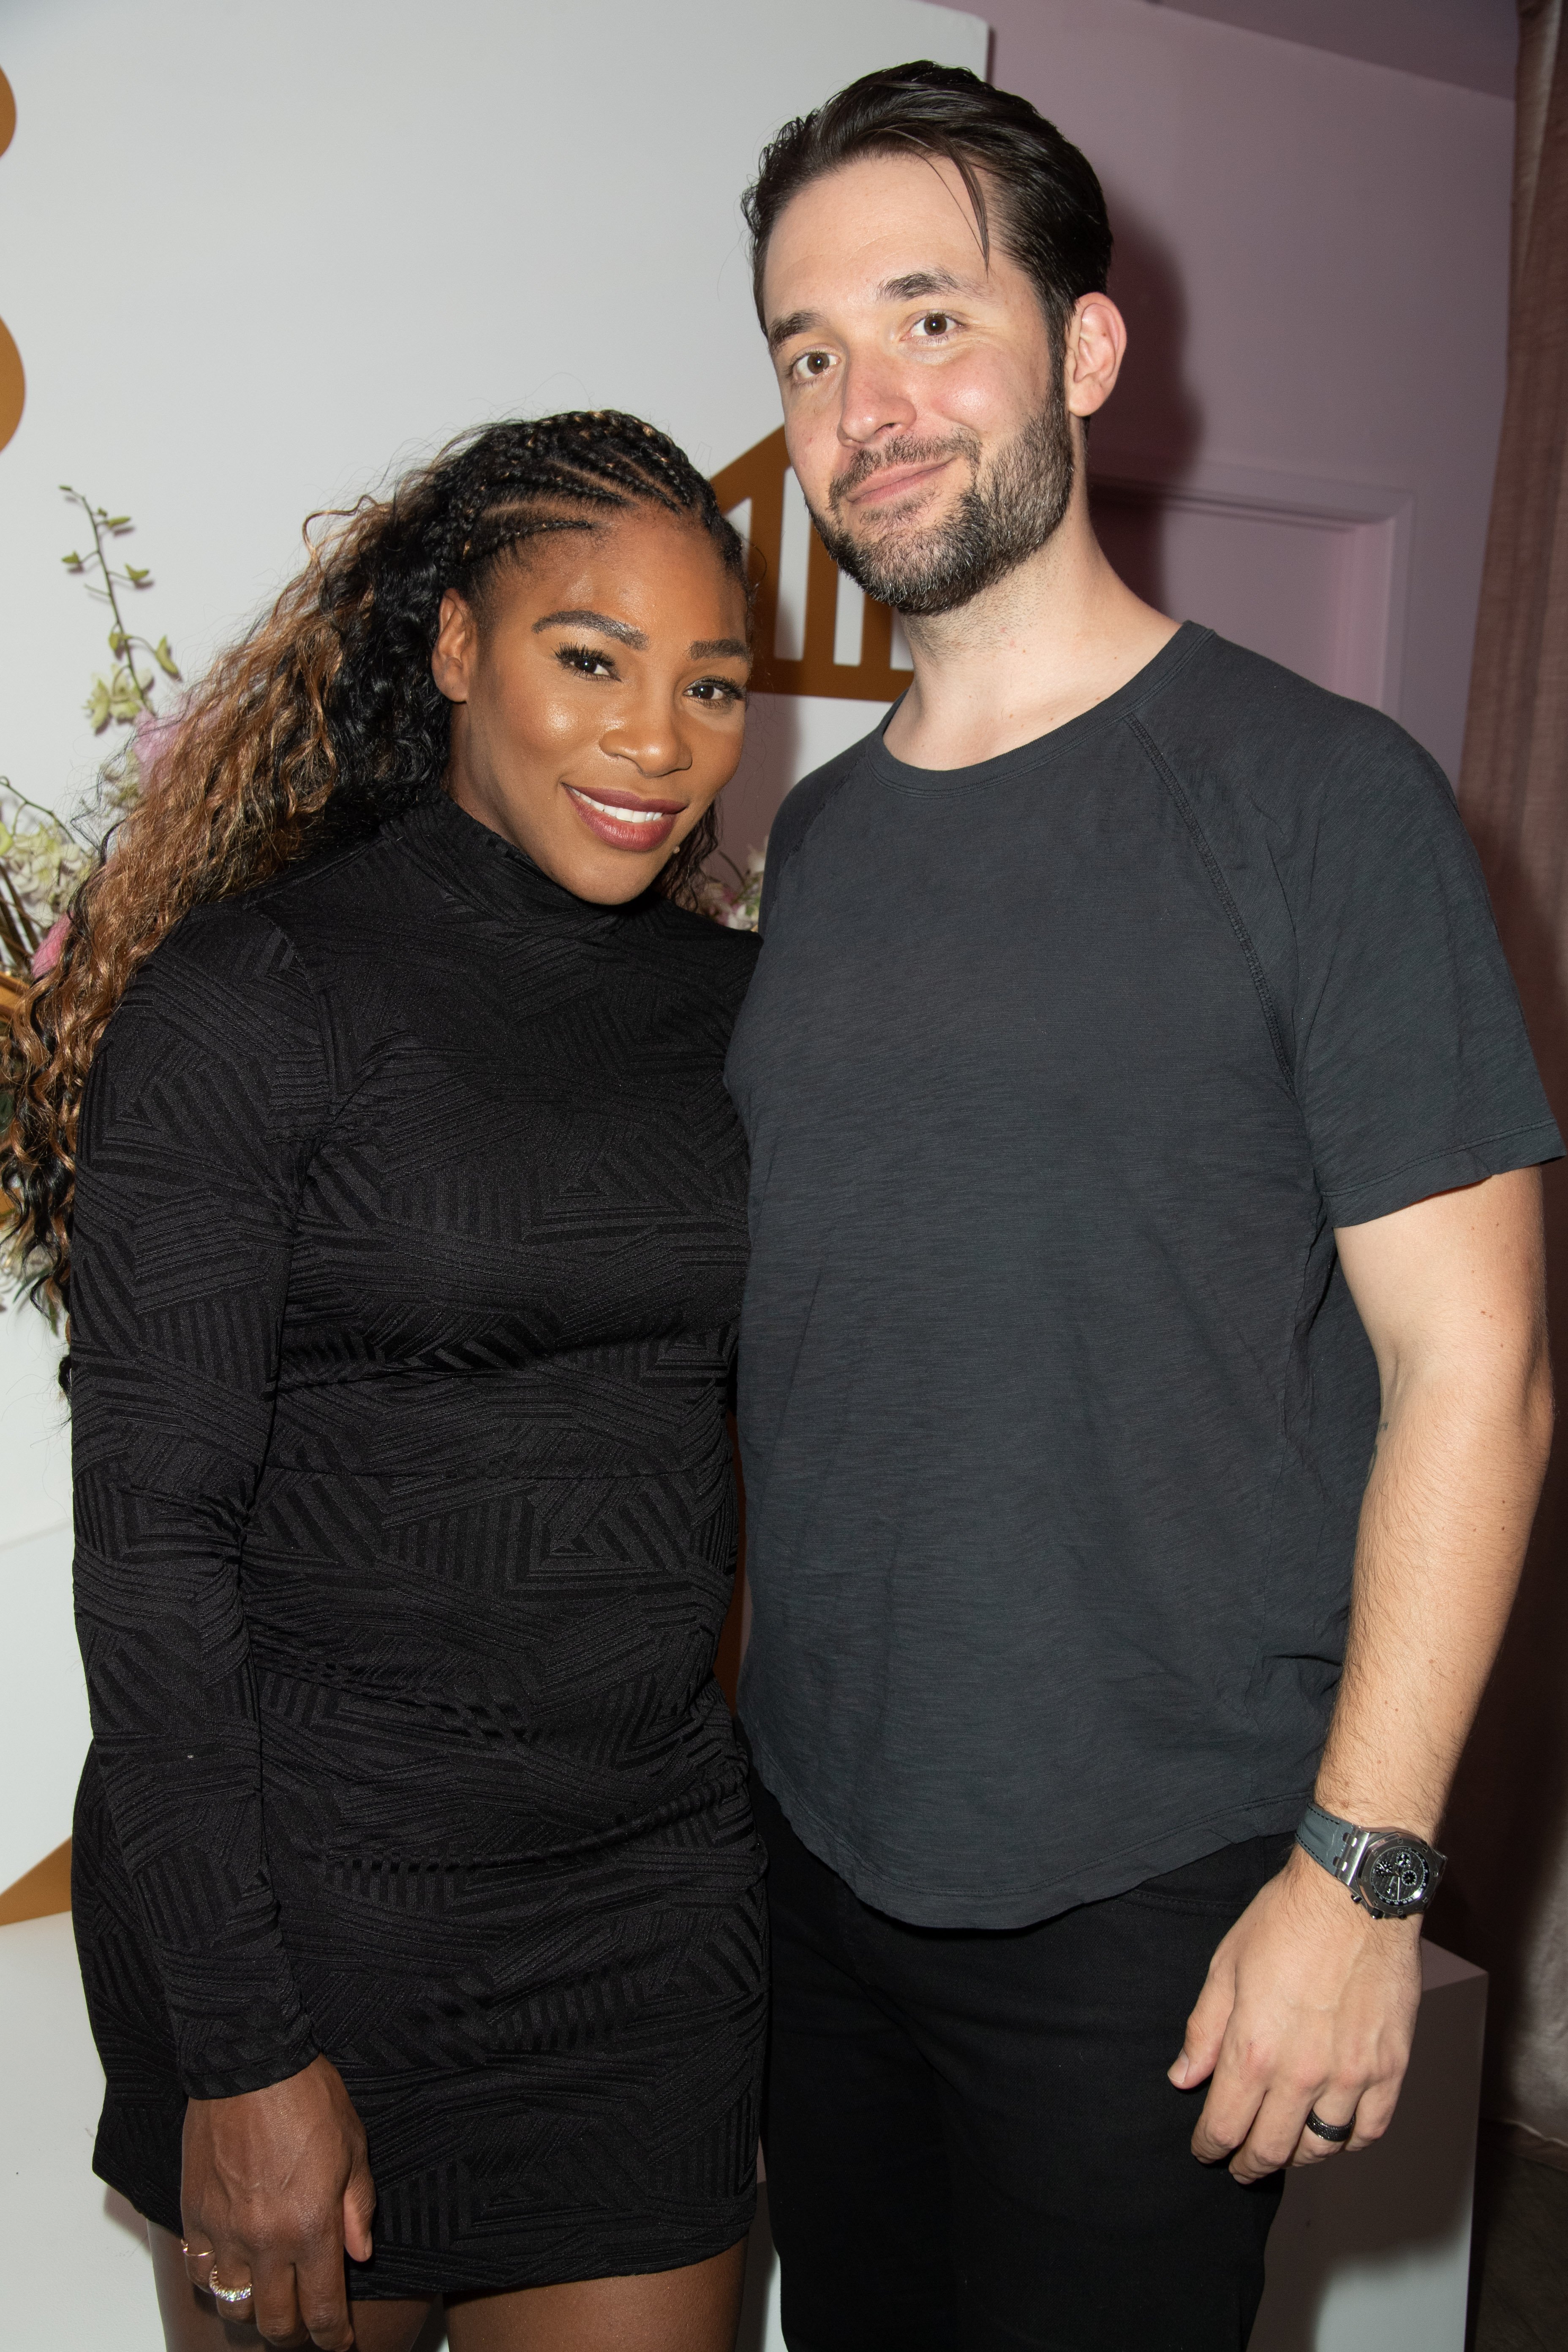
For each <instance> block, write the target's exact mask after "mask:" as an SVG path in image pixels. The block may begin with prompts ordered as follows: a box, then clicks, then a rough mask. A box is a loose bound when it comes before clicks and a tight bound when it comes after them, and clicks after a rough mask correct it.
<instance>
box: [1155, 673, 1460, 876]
mask: <svg viewBox="0 0 1568 2352" xmlns="http://www.w3.org/2000/svg"><path fill="white" fill-rule="evenodd" d="M1126 715H1127V721H1128V724H1129V725H1130V726H1131V729H1132V730H1133V731H1134V733H1135V734H1137V735H1138V736H1139V737H1140V738H1141V740H1142V743H1143V746H1144V749H1145V751H1147V752H1148V753H1149V754H1150V755H1151V756H1152V757H1153V758H1154V759H1155V760H1156V761H1157V762H1158V763H1159V764H1160V765H1161V766H1163V768H1165V769H1166V771H1167V772H1168V773H1169V774H1170V775H1171V776H1172V777H1173V779H1174V780H1175V781H1176V782H1179V783H1180V784H1181V785H1182V786H1184V788H1191V789H1193V790H1194V791H1198V792H1201V793H1204V794H1205V796H1206V795H1210V794H1213V793H1223V794H1224V795H1225V796H1226V798H1228V799H1231V800H1233V801H1235V802H1237V803H1243V804H1246V805H1247V806H1249V807H1250V808H1251V809H1252V810H1253V811H1254V812H1255V813H1256V814H1257V815H1258V817H1259V818H1260V819H1262V820H1263V821H1264V822H1265V823H1268V824H1278V825H1279V826H1281V827H1283V828H1284V829H1285V830H1287V831H1289V832H1294V831H1295V830H1296V829H1297V827H1298V826H1299V824H1300V822H1301V820H1302V819H1303V817H1309V818H1311V819H1316V818H1319V817H1321V814H1323V813H1324V811H1325V809H1326V808H1327V807H1328V806H1330V805H1331V804H1332V803H1336V802H1339V803H1343V804H1344V805H1346V806H1348V807H1352V808H1360V809H1362V810H1363V811H1367V812H1370V811H1371V810H1373V809H1374V808H1375V807H1376V806H1377V805H1378V804H1379V803H1380V802H1382V801H1384V800H1385V798H1386V796H1388V795H1393V796H1394V797H1403V796H1405V795H1406V794H1414V795H1415V797H1416V798H1417V799H1419V800H1426V799H1427V798H1428V797H1429V796H1433V795H1434V794H1435V795H1436V797H1437V798H1439V799H1440V800H1441V801H1442V802H1444V803H1449V804H1450V805H1451V802H1452V795H1451V793H1450V792H1449V790H1448V784H1447V778H1446V777H1445V776H1444V774H1443V772H1442V770H1441V769H1440V768H1439V767H1438V765H1437V763H1436V761H1435V760H1434V759H1433V758H1432V756H1431V754H1430V752H1428V751H1425V750H1424V749H1423V748H1422V746H1421V745H1420V744H1419V743H1417V742H1416V741H1415V738H1414V737H1413V736H1411V735H1409V734H1407V733H1406V732H1405V729H1404V728H1403V727H1401V726H1400V724H1399V723H1398V721H1397V719H1391V718H1390V717H1389V716H1388V715H1387V713H1386V712H1385V711H1382V710H1374V709H1372V708H1371V706H1370V705H1369V704H1367V703H1364V702H1353V701H1352V700H1350V699H1349V698H1348V697H1346V696H1344V695H1341V694H1333V693H1331V692H1330V691H1329V689H1328V688H1326V687H1321V686H1316V685H1314V684H1313V682H1312V681H1311V679H1310V678H1307V677H1301V676H1300V674H1299V672H1297V671H1295V670H1291V669H1287V668H1286V667H1284V666H1283V664H1282V663H1279V662H1275V661H1270V660H1269V659H1268V657H1267V656H1265V655H1263V654H1258V653H1253V652H1250V651H1249V650H1248V648H1247V646H1238V645H1234V644H1232V643H1231V642H1230V641H1229V640H1228V639H1227V638H1225V637H1220V636H1215V635H1214V634H1213V633H1212V632H1211V631H1206V630H1205V632H1204V635H1203V637H1202V639H1201V641H1200V642H1199V643H1198V644H1197V646H1195V647H1194V652H1193V655H1192V656H1191V657H1190V658H1189V659H1188V660H1187V661H1185V662H1184V663H1183V664H1182V665H1181V667H1180V668H1179V669H1177V670H1176V671H1174V672H1173V674H1171V675H1170V676H1168V677H1165V678H1163V679H1161V680H1159V681H1158V682H1157V683H1155V684H1154V685H1153V686H1152V688H1151V689H1150V691H1149V693H1148V694H1147V695H1146V696H1144V697H1142V698H1138V699H1136V700H1135V701H1134V702H1133V703H1132V705H1131V708H1130V709H1129V710H1128V712H1127V714H1126Z"/></svg>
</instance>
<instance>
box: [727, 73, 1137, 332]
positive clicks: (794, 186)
mask: <svg viewBox="0 0 1568 2352" xmlns="http://www.w3.org/2000/svg"><path fill="white" fill-rule="evenodd" d="M911 152H913V153H917V154H925V155H932V156H944V157H945V158H946V159H947V161H948V162H949V163H952V166H953V168H954V170H955V171H957V172H958V173H959V174H960V176H961V177H962V179H963V184H964V186H965V188H966V189H967V190H968V192H969V200H970V203H971V204H972V205H973V207H974V219H975V226H976V227H977V228H978V229H979V232H980V246H981V251H982V252H983V253H984V256H985V258H986V260H987V261H989V260H990V258H991V228H992V222H991V214H992V212H993V211H994V215H995V233H996V240H997V243H998V244H999V245H1000V246H1001V247H1002V248H1003V250H1004V252H1005V253H1007V254H1008V255H1010V256H1011V257H1012V258H1013V259H1014V260H1015V261H1016V262H1017V263H1018V265H1019V267H1020V268H1023V269H1026V271H1027V272H1028V274H1029V276H1030V277H1031V278H1033V279H1034V281H1035V285H1036V288H1037V290H1038V293H1039V297H1040V301H1041V303H1042V305H1043V307H1044V310H1045V313H1046V317H1047V320H1049V322H1050V328H1051V333H1052V337H1053V340H1055V341H1058V342H1059V341H1060V338H1061V335H1062V333H1063V331H1064V330H1065V328H1066V325H1067V321H1068V319H1069V318H1070V317H1071V315H1072V309H1073V305H1074V303H1075V302H1076V301H1077V300H1078V299H1079V295H1080V294H1095V293H1100V292H1102V291H1103V290H1104V288H1105V281H1106V278H1107V276H1108V275H1109V272H1110V221H1109V219H1108V218H1107V217H1106V211H1105V198H1104V195H1103V194H1101V192H1100V182H1099V181H1098V180H1097V179H1096V178H1095V176H1094V173H1093V170H1092V169H1091V167H1090V165H1089V162H1088V161H1087V159H1086V158H1085V157H1084V156H1082V155H1080V154H1079V151H1078V149H1077V148H1076V147H1075V146H1074V145H1073V144H1072V142H1071V141H1070V140H1067V139H1064V138H1063V137H1062V134H1061V132H1060V131H1058V129H1057V127H1056V125H1055V123H1054V122H1047V121H1046V119H1045V117H1044V116H1043V115H1041V114H1037V113H1036V111H1035V109H1034V108H1033V107H1032V106H1031V105H1030V104H1029V101H1028V100H1027V99H1026V98H1018V97H1016V95H1015V94H1014V93H1013V92H1012V91H1011V90H1005V89H992V88H991V85H990V83H989V82H984V81H982V80H981V79H979V77H978V76H977V75H975V74H972V73H967V72H965V71H964V69H963V68H962V67H960V66H939V65H933V64H932V63H931V59H930V58H917V59H916V61H915V62H914V63H913V64H912V65H907V66H885V67H883V68H882V69H881V70H880V71H879V72H878V73H869V74H863V75H862V76H861V78H860V79H859V80H858V81H852V82H851V83H850V85H849V87H848V89H841V90H840V91H839V92H838V95H837V97H836V98H830V99H829V100H827V103H826V106H819V107H818V108H817V109H816V112H815V113H813V114H802V115H798V116H797V117H796V118H795V121H793V122H786V123H785V124H784V129H783V130H782V131H780V132H779V134H778V136H777V137H776V138H775V139H773V140H771V141H770V142H769V143H768V145H767V146H766V147H764V148H763V153H762V160H761V162H760V163H759V164H758V167H757V176H756V179H755V180H754V181H753V183H752V185H751V186H750V187H749V188H748V189H747V190H746V193H745V194H744V195H743V196H742V199H741V209H742V213H743V214H744V215H745V221H746V226H747V227H748V228H749V229H750V231H751V233H752V294H753V296H754V297H755V299H756V305H757V316H758V318H759V319H760V320H762V323H763V331H764V332H765V331H766V329H767V320H766V319H765V318H763V263H764V262H765V261H766V259H767V252H768V239H769V238H770V237H771V236H772V235H773V229H774V227H775V226H776V225H777V221H778V217H779V215H780V214H781V213H782V212H783V210H784V206H785V205H787V204H788V203H789V201H790V198H791V197H792V196H796V195H798V194H800V191H801V190H802V188H805V187H808V186H809V185H810V184H811V182H812V181H813V180H819V179H821V178H822V176H823V174H824V173H827V172H833V171H837V169H838V167H839V165H840V164H841V163H853V162H855V161H856V160H857V159H858V157H859V156H861V155H900V154H909V153H911ZM987 181H989V183H990V187H991V194H992V205H991V206H989V207H988V206H987V204H986V182H987Z"/></svg>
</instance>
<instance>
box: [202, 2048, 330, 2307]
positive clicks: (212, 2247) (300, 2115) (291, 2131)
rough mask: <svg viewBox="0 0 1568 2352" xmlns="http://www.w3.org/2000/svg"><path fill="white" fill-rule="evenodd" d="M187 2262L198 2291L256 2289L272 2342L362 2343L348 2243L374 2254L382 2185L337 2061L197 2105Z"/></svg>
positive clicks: (317, 2062)
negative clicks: (348, 2283)
mask: <svg viewBox="0 0 1568 2352" xmlns="http://www.w3.org/2000/svg"><path fill="white" fill-rule="evenodd" d="M180 2207H181V2215H182V2219H183V2221H184V2232H185V2268H186V2271H187V2273H188V2274H189V2276H190V2277H191V2279H192V2280H193V2281H194V2282H195V2284H196V2285H197V2286H202V2287H205V2285H206V2284H207V2282H208V2279H209V2277H211V2276H212V2275H214V2274H216V2278H217V2281H218V2284H220V2286H226V2287H236V2286H244V2285H246V2284H248V2285H249V2287H250V2290H251V2297H252V2300H251V2302H250V2304H249V2305H226V2306H225V2305H219V2308H220V2310H222V2311H223V2312H224V2315H225V2316H226V2317H228V2318H235V2319H252V2320H254V2321H255V2324H256V2326H258V2328H259V2329H260V2331H261V2333H262V2335H263V2336H265V2337H266V2338H267V2340H268V2343H269V2344H282V2345H303V2344H315V2345H319V2346H321V2347H322V2352H348V2347H350V2346H351V2345H352V2344H353V2340H354V2336H353V2326H352V2324H351V2323H350V2319H349V2306H348V2293H347V2289H346V2287H345V2285H344V2283H343V2249H344V2248H345V2246H346V2247H347V2249H348V2251H349V2252H350V2253H351V2254H352V2255H353V2258H354V2260H355V2261H356V2262H362V2263H363V2262H368V2261H369V2259H370V2251H371V2242H370V2217H371V2215H372V2214H373V2213H374V2210H375V2187H374V2182H373V2181H372V2179H371V2177H370V2165H369V2161H368V2159H367V2157H366V2153H365V2143H364V2131H363V2126H362V2125H361V2123H360V2119H359V2117H358V2116H356V2115H355V2113H354V2111H353V2103H352V2102H351V2100H350V2098H349V2095H348V2093H347V2092H346V2091H345V2090H344V2088H343V2084H342V2076H341V2075H340V2074H339V2073H338V2070H337V2068H336V2067H335V2066H334V2065H333V2064H332V2063H331V2060H330V2059H326V2058H313V2059H312V2060H311V2061H310V2064H309V2065H308V2066H306V2067H303V2068H302V2069H301V2070H300V2073H299V2074H290V2075H289V2077H288V2079H287V2080H286V2081H285V2082H281V2083H272V2084H268V2088H267V2089H266V2090H264V2091H245V2092H242V2093H241V2094H240V2095H239V2096H238V2097H237V2098H232V2099H192V2100H191V2102H190V2103H189V2105H188V2106H187V2107H186V2109H185V2137H184V2179H183V2181H182V2185H181V2194H180Z"/></svg>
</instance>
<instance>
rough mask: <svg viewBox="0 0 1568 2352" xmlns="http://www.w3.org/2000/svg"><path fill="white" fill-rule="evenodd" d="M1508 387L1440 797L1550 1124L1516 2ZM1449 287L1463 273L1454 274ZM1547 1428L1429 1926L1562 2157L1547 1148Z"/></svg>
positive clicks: (1542, 449)
mask: <svg viewBox="0 0 1568 2352" xmlns="http://www.w3.org/2000/svg"><path fill="white" fill-rule="evenodd" d="M1519 14H1520V62H1519V85H1518V95H1519V111H1518V129H1517V146H1516V153H1515V164H1514V201H1513V256H1512V299H1511V305H1510V330H1509V352H1508V396H1507V403H1506V405H1505V408H1504V412H1503V425H1502V438H1501V442H1500V446H1499V451H1498V468H1497V480H1496V484H1495V487H1494V489H1493V495H1492V513H1491V527H1490V531H1489V538H1488V541H1487V555H1486V569H1485V572H1484V574H1483V577H1482V585H1481V603H1480V615H1479V622H1478V625H1477V630H1476V657H1475V670H1474V674H1473V677H1472V679H1471V684H1470V706H1469V713H1468V722H1467V726H1466V731H1465V754H1464V763H1463V767H1462V770H1461V773H1460V781H1459V804H1460V806H1461V808H1462V809H1463V811H1464V814H1465V818H1466V822H1467V823H1468V825H1469V828H1470V831H1471V833H1472V834H1473V835H1474V836H1475V839H1476V842H1477V845H1478V846H1479V850H1480V853H1481V856H1482V859H1483V861H1484V863H1485V866H1486V868H1487V877H1488V880H1489V883H1490V886H1491V891H1492V898H1493V903H1494V905H1495V907H1496V908H1497V915H1498V921H1499V923H1500V927H1501V929H1502V935H1503V940H1504V943H1505V945H1506V946H1507V949H1508V951H1509V955H1510V959H1511V961H1512V964H1513V969H1514V971H1515V973H1516V975H1517V977H1518V980H1519V984H1520V989H1521V994H1522V996H1523V998H1524V1006H1525V1012H1526V1014H1527V1016H1528V1018H1529V1022H1530V1026H1531V1036H1532V1037H1533V1039H1534V1043H1535V1050H1536V1054H1537V1056H1538V1057H1539V1060H1540V1063H1541V1067H1542V1076H1543V1077H1544V1078H1545V1081H1546V1087H1547V1091H1548V1093H1549V1094H1550V1096H1551V1097H1552V1109H1553V1111H1554V1112H1555V1114H1556V1117H1557V1121H1558V1125H1559V1126H1560V1127H1561V1128H1563V1130H1564V1133H1565V1135H1568V37H1564V36H1563V30H1562V20H1563V0H1520V12H1519ZM1456 298H1457V299H1460V300H1462V299H1463V289H1456ZM1547 1220H1548V1232H1549V1246H1550V1255H1551V1273H1550V1278H1551V1285H1552V1349H1553V1357H1554V1360H1555V1366H1556V1375H1557V1393H1558V1398H1559V1401H1560V1423H1559V1437H1558V1444H1557V1449H1556V1453H1555V1454H1554V1456H1553V1460H1552V1469H1551V1472H1550V1474H1549V1476H1548V1480H1547V1486H1546V1493H1545V1496H1544V1498H1543V1500H1542V1508H1541V1516H1540V1518H1539V1520H1538V1521H1537V1524H1536V1530H1535V1538H1534V1542H1533V1545H1532V1547H1531V1556H1530V1561H1529V1564H1528V1567H1527V1569H1526V1571H1525V1580H1524V1586H1523V1590H1522V1591H1521V1597H1520V1602H1519V1607H1518V1609H1517V1611H1516V1612H1515V1615H1514V1620H1513V1622H1512V1624H1511V1626H1510V1631H1509V1636H1508V1640H1507V1643H1506V1644H1505V1647H1504V1651H1503V1654H1502V1657H1501V1659H1500V1662H1499V1665H1498V1670H1497V1673H1496V1675H1494V1676H1493V1679H1492V1685H1491V1688H1490V1690H1489V1693H1488V1696H1487V1701H1486V1704H1485V1706H1484V1707H1483V1709H1482V1713H1481V1718H1480V1721H1479V1724H1478V1726H1477V1728H1476V1733H1475V1736H1474V1738H1473V1739H1472V1741H1471V1744H1470V1747H1469V1749H1468V1753H1467V1756H1466V1759H1465V1762H1464V1765H1463V1768H1462V1769H1461V1772H1460V1777H1459V1783H1458V1790H1457V1791H1456V1795H1455V1802H1454V1805H1453V1808H1452V1811H1451V1812H1450V1816H1449V1825H1448V1834H1447V1844H1448V1847H1449V1850H1450V1854H1451V1863H1450V1879H1451V1882H1452V1884H1451V1887H1449V1888H1447V1889H1446V1890H1445V1895H1444V1898H1443V1911H1442V1915H1441V1916H1440V1918H1439V1919H1437V1920H1435V1921H1434V1928H1435V1932H1436V1934H1437V1935H1438V1937H1439V1939H1440V1940H1441V1939H1446V1940H1447V1941H1449V1942H1450V1943H1453V1944H1456V1945H1458V1948H1459V1949H1460V1950H1461V1951H1463V1952H1464V1953H1466V1954H1467V1956H1468V1957H1469V1958H1472V1959H1476V1960H1479V1961H1480V1962H1481V1963H1482V1964H1483V1965H1484V1966H1485V1967H1486V1968H1488V1969H1489V1970H1490V1971H1491V1976H1492V1998H1491V2012H1490V2027H1489V2069H1488V2086H1487V2095H1486V2108H1487V2112H1488V2113H1489V2114H1490V2115H1492V2116H1496V2117H1499V2118H1500V2119H1503V2120H1506V2121H1508V2122H1510V2123H1514V2124H1519V2125H1523V2126H1526V2127H1527V2128H1528V2129H1529V2130H1530V2131H1531V2132H1533V2133H1536V2134H1538V2135H1540V2136H1541V2137H1542V2138H1543V2139H1544V2140H1546V2141H1548V2142H1552V2143H1555V2144H1556V2147H1554V2148H1552V2149H1550V2150H1547V2149H1543V2150H1542V2153H1552V2154H1553V2155H1558V2154H1559V2153H1560V2155H1561V2158H1562V2159H1563V2160H1564V2161H1568V1168H1565V1166H1564V1163H1563V1162H1561V1161H1560V1162H1558V1163H1557V1165H1556V1166H1555V1167H1553V1168H1551V1169H1549V1170H1548V1171H1547Z"/></svg>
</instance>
